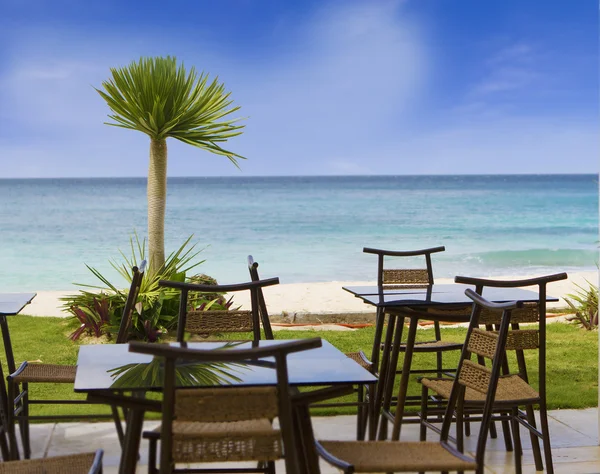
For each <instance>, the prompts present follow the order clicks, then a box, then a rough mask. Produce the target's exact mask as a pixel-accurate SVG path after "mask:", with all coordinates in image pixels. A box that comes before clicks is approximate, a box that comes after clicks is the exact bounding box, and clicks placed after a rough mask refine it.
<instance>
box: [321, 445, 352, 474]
mask: <svg viewBox="0 0 600 474" xmlns="http://www.w3.org/2000/svg"><path fill="white" fill-rule="evenodd" d="M315 448H316V449H317V453H318V454H319V456H321V457H322V458H323V459H324V460H325V461H327V462H328V463H329V464H332V465H334V466H336V467H338V468H339V469H342V470H343V471H345V472H348V471H347V469H350V468H352V464H348V463H347V462H346V461H343V460H342V459H340V458H336V457H335V456H334V455H333V454H331V453H330V452H329V451H327V450H326V449H325V448H324V447H323V446H322V445H321V443H319V442H318V441H315ZM350 472H354V471H350Z"/></svg>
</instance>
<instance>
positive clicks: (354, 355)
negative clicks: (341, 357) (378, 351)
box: [346, 352, 373, 370]
mask: <svg viewBox="0 0 600 474" xmlns="http://www.w3.org/2000/svg"><path fill="white" fill-rule="evenodd" d="M346 357H348V358H350V359H352V360H353V361H354V362H356V363H357V364H359V365H360V366H361V367H362V368H363V369H367V370H371V369H372V368H373V363H372V362H371V361H368V360H366V358H365V356H364V355H363V353H362V352H346Z"/></svg>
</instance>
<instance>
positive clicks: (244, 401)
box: [129, 338, 321, 474]
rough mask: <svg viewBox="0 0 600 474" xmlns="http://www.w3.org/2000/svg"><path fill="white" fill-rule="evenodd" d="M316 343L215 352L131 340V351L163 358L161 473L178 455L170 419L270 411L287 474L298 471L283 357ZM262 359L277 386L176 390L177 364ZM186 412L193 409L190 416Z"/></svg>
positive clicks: (241, 415) (307, 341)
mask: <svg viewBox="0 0 600 474" xmlns="http://www.w3.org/2000/svg"><path fill="white" fill-rule="evenodd" d="M320 346H321V339H320V338H313V339H304V340H300V341H291V342H282V343H280V344H276V345H269V346H267V347H257V348H253V349H231V348H229V349H227V350H215V349H214V348H211V349H206V350H198V349H187V348H180V347H173V346H169V345H166V344H146V343H140V342H133V343H131V344H130V347H129V350H130V351H131V352H138V353H143V354H151V355H154V356H155V357H161V358H164V379H163V402H162V425H161V448H160V449H161V452H160V473H161V474H166V473H171V472H173V471H172V469H173V464H174V462H176V461H177V460H178V458H177V457H174V455H175V456H177V453H178V447H177V442H178V441H177V440H174V439H173V425H172V423H173V421H174V420H177V421H180V420H181V419H182V418H181V417H182V416H185V418H184V419H193V420H196V421H205V422H211V421H238V420H248V419H255V418H264V417H266V418H270V419H272V417H273V416H275V415H276V416H278V418H279V426H280V431H281V437H282V439H283V446H284V451H285V464H286V472H288V473H295V472H297V469H298V465H299V459H298V456H299V453H298V452H297V451H296V449H295V445H294V435H295V434H294V432H293V423H292V416H293V411H292V402H291V399H292V396H293V393H292V389H291V387H290V382H289V377H288V370H287V356H288V355H289V354H291V353H295V352H301V351H305V350H309V349H314V348H317V347H320ZM267 357H268V358H274V360H275V362H274V363H273V362H271V361H270V360H269V361H262V362H265V363H268V364H269V367H272V368H273V370H274V372H275V374H276V385H274V386H270V387H269V386H267V387H258V388H252V387H235V386H233V387H232V386H227V387H223V388H214V389H213V388H202V389H194V388H179V389H178V388H177V375H176V363H177V362H179V363H181V362H183V363H185V362H198V363H205V364H206V363H219V364H222V363H224V364H227V363H230V364H231V363H233V364H235V363H238V364H239V363H246V362H248V361H252V360H255V361H256V360H259V359H264V358H267ZM225 391H227V396H221V397H218V394H219V392H221V394H224V393H225ZM236 392H237V393H236ZM231 395H233V396H231ZM235 395H239V396H235ZM207 407H208V408H207ZM191 412H193V413H192V414H191V415H190V413H191ZM213 412H214V413H213ZM213 415H214V418H213ZM184 459H185V457H184Z"/></svg>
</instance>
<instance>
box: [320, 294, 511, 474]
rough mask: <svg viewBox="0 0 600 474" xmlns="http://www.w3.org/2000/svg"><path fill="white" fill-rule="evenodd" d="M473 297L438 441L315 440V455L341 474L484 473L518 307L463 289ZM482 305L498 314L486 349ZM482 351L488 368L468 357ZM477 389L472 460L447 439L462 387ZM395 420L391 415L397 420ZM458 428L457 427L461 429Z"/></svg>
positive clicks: (462, 395) (458, 404)
mask: <svg viewBox="0 0 600 474" xmlns="http://www.w3.org/2000/svg"><path fill="white" fill-rule="evenodd" d="M465 293H466V294H467V295H468V296H469V298H471V299H472V300H473V301H474V303H475V304H474V306H473V312H472V316H471V323H470V325H469V329H468V331H467V337H466V342H465V344H464V346H463V348H462V352H461V357H460V361H459V364H458V368H457V370H456V377H455V378H454V379H452V389H451V393H450V399H449V401H448V404H447V407H446V411H445V415H444V421H443V425H442V429H441V436H440V441H439V442H427V441H415V442H408V441H319V442H317V444H316V447H317V451H318V453H319V455H320V456H321V457H322V458H323V459H325V461H327V462H328V463H330V464H332V465H334V466H336V467H337V468H338V469H341V470H342V471H343V472H344V473H347V474H351V473H355V472H414V471H418V472H424V471H439V472H448V471H460V472H462V471H476V472H477V473H483V472H484V456H485V446H486V442H487V433H488V431H489V426H490V422H491V416H492V407H493V404H494V395H495V393H496V388H497V386H498V380H499V378H500V373H501V369H502V361H503V358H504V353H505V351H504V348H505V345H506V339H507V336H508V328H509V325H510V318H511V312H512V311H513V310H514V309H515V308H517V307H518V305H517V303H516V302H508V303H501V304H495V303H490V302H489V301H487V300H485V299H483V298H482V297H481V296H479V295H478V294H476V293H475V292H473V291H472V290H470V289H468V290H466V292H465ZM482 308H485V309H486V310H489V311H494V312H499V313H501V314H502V317H501V320H502V323H501V325H500V328H499V331H498V332H497V333H494V334H493V340H490V341H487V340H486V341H485V342H486V347H485V351H482V350H481V349H480V348H479V346H480V343H479V341H480V338H479V334H478V332H477V330H476V328H477V323H478V319H479V314H480V312H481V310H482ZM472 352H473V353H476V354H481V355H483V356H485V357H488V358H490V359H491V360H492V367H491V369H488V368H482V366H480V365H478V364H474V363H473V362H471V361H470V355H471V353H472ZM467 387H468V389H470V390H474V391H477V392H478V393H480V394H481V395H482V397H483V399H484V402H483V407H484V409H483V416H482V424H481V428H480V432H479V438H478V442H477V451H476V456H475V458H471V457H469V456H466V455H464V454H463V453H462V452H461V446H458V445H457V444H456V443H455V442H454V441H455V440H454V439H453V438H451V437H450V427H451V424H452V421H453V419H454V410H455V408H456V409H457V410H460V409H461V407H462V405H463V400H464V393H465V388H467ZM399 419H400V418H396V421H398V420H399ZM460 429H461V427H457V430H460Z"/></svg>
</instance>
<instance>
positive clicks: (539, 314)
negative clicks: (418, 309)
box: [421, 273, 567, 473]
mask: <svg viewBox="0 0 600 474" xmlns="http://www.w3.org/2000/svg"><path fill="white" fill-rule="evenodd" d="M566 278H567V274H566V273H558V274H554V275H547V276H543V277H539V278H531V279H526V280H510V281H507V280H489V279H480V278H470V277H462V276H457V277H456V279H455V281H456V282H457V283H462V284H467V285H474V286H475V288H476V292H477V293H478V294H482V295H483V296H486V295H487V294H489V293H491V292H493V291H494V289H496V291H497V289H513V288H520V287H531V286H537V290H538V291H537V294H538V295H539V296H538V300H537V301H530V302H528V303H526V304H524V305H522V307H521V308H518V309H515V310H514V311H513V312H512V319H511V330H510V331H509V332H508V343H507V345H506V350H507V351H514V352H515V354H516V360H517V370H516V371H510V370H509V366H508V362H507V361H506V359H505V360H504V361H503V365H502V369H503V376H502V377H501V378H500V382H499V386H498V387H499V388H498V394H497V396H496V400H495V402H494V410H495V411H496V412H499V413H500V415H499V418H500V419H502V420H504V421H505V422H508V421H509V420H510V422H511V424H512V425H513V426H517V431H518V426H519V424H521V425H522V426H524V427H525V428H527V429H528V431H529V433H530V437H531V445H532V448H533V453H534V459H535V465H536V470H538V471H541V470H543V462H542V456H541V452H540V445H539V438H541V439H542V442H543V446H544V457H545V459H546V471H547V472H549V473H552V472H554V468H553V465H552V452H551V444H550V433H549V429H548V414H547V407H546V298H547V297H546V294H547V293H546V286H547V284H548V283H551V282H555V281H560V280H565V279H566ZM479 324H480V325H481V326H483V328H484V329H481V330H480V329H478V330H477V331H478V334H479V336H478V337H479V338H480V339H487V340H491V339H493V338H494V334H495V332H496V331H497V330H498V327H499V325H500V318H499V317H498V315H497V314H495V313H493V312H487V311H483V312H482V313H481V315H480V316H479ZM522 324H525V325H526V326H523V327H522V326H521V325H522ZM526 350H535V351H537V352H538V367H537V372H538V374H539V377H538V390H535V389H534V388H533V387H532V386H531V385H530V384H529V377H528V373H527V367H526V364H525V354H524V351H526ZM479 362H480V363H481V364H483V363H484V361H483V356H482V357H480V361H479ZM421 383H422V384H423V399H422V403H423V405H422V411H421V420H422V424H421V426H422V430H421V439H425V429H424V428H425V427H432V424H431V423H429V420H428V406H427V400H428V392H429V391H431V392H432V393H434V394H435V395H436V396H437V397H442V398H445V399H448V397H449V396H450V393H451V389H452V381H451V380H449V379H447V378H446V379H443V378H433V379H429V378H424V379H422V380H421ZM483 402H484V400H483V397H482V396H481V395H480V394H479V393H477V392H474V391H473V390H471V389H467V391H466V399H465V402H464V405H465V410H466V411H467V412H469V411H470V412H473V411H475V412H476V413H478V412H480V410H481V407H482V405H483ZM535 405H537V406H538V407H539V412H540V424H541V426H540V428H541V429H540V430H538V428H537V426H536V421H535V416H534V406H535ZM520 407H524V408H525V411H524V412H523V411H520V410H519V408H520ZM517 434H518V433H517ZM458 437H459V442H461V441H460V439H461V437H462V431H459V432H458ZM513 438H514V441H515V446H514V451H515V463H516V465H515V469H516V471H517V472H520V470H521V459H520V456H521V451H522V448H521V445H520V442H519V440H520V438H519V437H518V436H517V435H515V430H514V428H513Z"/></svg>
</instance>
